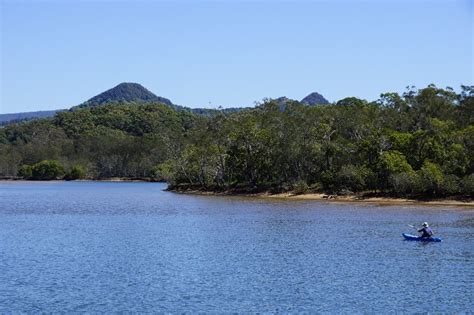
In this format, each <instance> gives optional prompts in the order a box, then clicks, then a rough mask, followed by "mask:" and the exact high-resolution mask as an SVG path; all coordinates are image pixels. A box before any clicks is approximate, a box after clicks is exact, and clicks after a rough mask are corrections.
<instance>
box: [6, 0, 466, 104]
mask: <svg viewBox="0 0 474 315" xmlns="http://www.w3.org/2000/svg"><path fill="white" fill-rule="evenodd" d="M0 3H1V8H0V10H1V42H0V44H1V77H0V81H1V90H0V93H1V103H0V113H10V112H21V111H35V110H46V109H58V108H68V107H70V106H73V105H77V104H79V103H81V102H83V101H85V100H86V99H88V98H90V97H92V96H94V95H96V94H98V93H100V92H102V91H104V90H106V89H109V88H111V87H113V86H115V85H117V84H118V83H120V82H138V83H140V84H142V85H144V86H145V87H147V88H148V89H149V90H151V91H152V92H154V93H155V94H157V95H160V96H164V97H167V98H169V99H171V101H173V102H174V103H176V104H181V105H186V106H190V107H217V106H219V105H222V106H224V107H230V106H253V104H254V102H255V101H259V100H262V99H263V98H265V97H279V96H287V97H290V98H294V99H298V100H299V99H301V98H303V97H304V96H306V95H307V94H309V93H310V92H313V91H318V92H319V93H321V94H323V95H324V96H325V97H326V98H328V99H329V100H330V101H336V100H338V99H341V98H343V97H346V96H357V97H361V98H365V99H368V100H374V99H377V98H378V96H379V95H380V93H382V92H389V91H395V92H403V91H404V90H405V87H406V86H407V85H415V86H417V87H424V86H426V85H428V84H430V83H435V84H436V85H438V86H440V87H446V86H452V87H454V88H455V89H459V86H460V85H461V84H465V85H472V84H473V72H474V68H473V32H474V31H473V1H471V0H463V1H461V0H459V1H455V0H443V1H442V0H432V1H428V0H424V1H422V0H412V1H408V0H401V1H382V0H379V1H338V0H336V1H291V2H290V1H212V2H209V1H207V2H205V1H173V2H171V1H169V2H164V1H105V0H102V1H59V0H58V1H49V2H41V1H21V0H14V1H13V0H0Z"/></svg>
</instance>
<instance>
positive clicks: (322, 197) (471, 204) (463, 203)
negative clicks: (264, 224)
mask: <svg viewBox="0 0 474 315" xmlns="http://www.w3.org/2000/svg"><path fill="white" fill-rule="evenodd" d="M175 192H177V193H181V194H195V195H206V196H242V197H249V198H269V199H283V200H308V201H309V200H314V201H325V202H336V203H337V202H343V203H362V204H367V203H370V204H380V205H425V206H455V207H463V208H471V209H473V210H474V201H473V200H456V199H430V200H417V199H407V198H389V197H363V196H357V195H349V196H335V195H326V194H319V193H308V194H298V195H297V194H292V193H279V194H270V193H256V194H240V193H238V194H235V193H228V192H209V191H198V190H189V191H175Z"/></svg>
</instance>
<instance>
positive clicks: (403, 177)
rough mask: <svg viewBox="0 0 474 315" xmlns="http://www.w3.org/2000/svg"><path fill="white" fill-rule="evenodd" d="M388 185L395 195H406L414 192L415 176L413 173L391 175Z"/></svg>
mask: <svg viewBox="0 0 474 315" xmlns="http://www.w3.org/2000/svg"><path fill="white" fill-rule="evenodd" d="M389 183H390V186H391V187H392V190H393V192H395V193H396V194H397V195H407V194H410V193H412V192H413V191H415V190H416V184H417V176H416V173H415V172H413V171H412V172H403V173H398V174H392V175H390V178H389Z"/></svg>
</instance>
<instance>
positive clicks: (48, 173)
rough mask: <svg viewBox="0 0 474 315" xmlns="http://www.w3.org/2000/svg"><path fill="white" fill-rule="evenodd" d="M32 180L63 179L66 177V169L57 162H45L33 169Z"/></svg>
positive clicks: (37, 164) (34, 166)
mask: <svg viewBox="0 0 474 315" xmlns="http://www.w3.org/2000/svg"><path fill="white" fill-rule="evenodd" d="M32 175H33V176H32V178H33V179H37V180H52V179H61V178H62V177H63V176H64V167H63V166H62V165H61V164H60V163H59V162H58V161H55V160H44V161H41V162H39V163H36V164H35V165H33V167H32Z"/></svg>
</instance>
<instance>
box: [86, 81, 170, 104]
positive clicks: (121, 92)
mask: <svg viewBox="0 0 474 315" xmlns="http://www.w3.org/2000/svg"><path fill="white" fill-rule="evenodd" d="M132 101H141V102H158V103H163V104H166V105H172V103H171V101H170V100H169V99H167V98H164V97H160V96H156V95H155V94H153V93H152V92H150V91H149V90H147V89H146V88H145V87H143V86H142V85H141V84H138V83H131V82H123V83H120V84H119V85H117V86H115V87H113V88H111V89H109V90H107V91H105V92H102V93H100V94H98V95H96V96H94V97H93V98H91V99H89V100H87V101H86V102H84V103H82V104H81V105H79V107H95V106H99V105H102V104H105V103H109V102H132Z"/></svg>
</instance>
